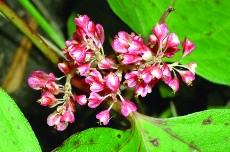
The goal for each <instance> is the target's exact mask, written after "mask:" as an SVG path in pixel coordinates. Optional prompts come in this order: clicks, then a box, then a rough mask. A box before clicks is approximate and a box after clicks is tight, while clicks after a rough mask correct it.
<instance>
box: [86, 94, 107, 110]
mask: <svg viewBox="0 0 230 152" xmlns="http://www.w3.org/2000/svg"><path fill="white" fill-rule="evenodd" d="M104 99H105V98H104V97H101V96H100V95H99V94H97V93H95V92H91V93H90V96H89V98H88V100H89V103H88V106H89V107H90V108H96V107H98V106H99V105H100V104H101V102H102V101H103V100H104Z"/></svg>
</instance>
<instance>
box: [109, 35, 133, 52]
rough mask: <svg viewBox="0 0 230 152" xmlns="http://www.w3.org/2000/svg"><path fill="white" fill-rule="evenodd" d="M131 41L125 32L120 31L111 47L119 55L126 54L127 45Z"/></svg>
mask: <svg viewBox="0 0 230 152" xmlns="http://www.w3.org/2000/svg"><path fill="white" fill-rule="evenodd" d="M131 41H132V38H131V36H130V35H129V34H128V33H127V32H124V31H120V32H118V36H117V37H115V39H114V41H113V43H112V47H113V49H114V50H115V51H117V52H119V53H126V52H128V48H129V43H131Z"/></svg>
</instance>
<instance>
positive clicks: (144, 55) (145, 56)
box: [142, 50, 153, 61]
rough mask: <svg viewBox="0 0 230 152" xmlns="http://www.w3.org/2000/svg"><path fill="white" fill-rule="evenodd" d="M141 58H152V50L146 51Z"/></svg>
mask: <svg viewBox="0 0 230 152" xmlns="http://www.w3.org/2000/svg"><path fill="white" fill-rule="evenodd" d="M142 58H143V59H144V60H145V61H150V60H152V58H153V53H152V51H150V50H149V51H146V52H145V53H144V54H143V55H142Z"/></svg>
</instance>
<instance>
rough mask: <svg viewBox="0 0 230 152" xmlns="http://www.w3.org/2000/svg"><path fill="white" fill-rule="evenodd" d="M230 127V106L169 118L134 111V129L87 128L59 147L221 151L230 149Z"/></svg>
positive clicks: (72, 151)
mask: <svg viewBox="0 0 230 152" xmlns="http://www.w3.org/2000/svg"><path fill="white" fill-rule="evenodd" d="M229 127H230V110H207V111H203V112H197V113H194V114H190V115H187V116H183V117H175V118H169V119H159V118H152V117H148V116H145V115H142V114H139V113H137V112H135V113H133V123H132V128H131V129H128V130H126V131H120V130H115V129H111V128H92V129H88V130H86V131H83V132H81V133H78V134H76V135H73V136H71V137H70V138H69V139H68V140H66V141H65V142H64V143H63V145H62V146H61V147H60V148H58V149H56V151H59V152H62V151H63V152H68V151H71V152H74V151H87V150H88V151H101V152H104V151H113V152H115V151H122V152H126V151H141V152H146V151H149V152H150V151H154V152H158V151H159V152H162V151H178V152H182V151H202V152H210V151H215V152H222V151H226V150H227V149H230V128H229Z"/></svg>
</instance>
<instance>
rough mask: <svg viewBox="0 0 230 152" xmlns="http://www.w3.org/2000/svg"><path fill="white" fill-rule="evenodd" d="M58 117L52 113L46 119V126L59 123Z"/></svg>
mask: <svg viewBox="0 0 230 152" xmlns="http://www.w3.org/2000/svg"><path fill="white" fill-rule="evenodd" d="M60 118H61V117H60V115H59V114H58V113H57V112H56V111H55V112H54V113H52V114H50V115H49V116H48V118H47V124H48V125H49V126H54V125H56V124H58V122H59V121H60Z"/></svg>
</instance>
